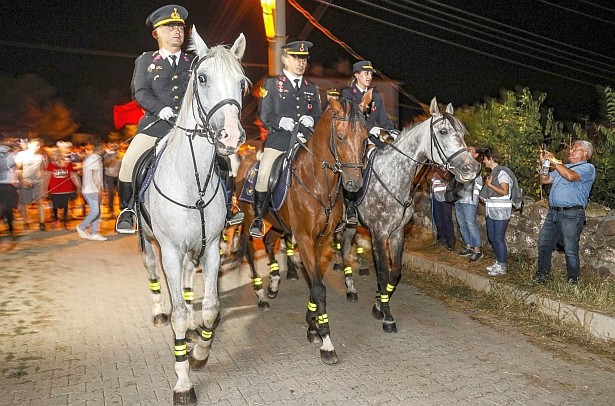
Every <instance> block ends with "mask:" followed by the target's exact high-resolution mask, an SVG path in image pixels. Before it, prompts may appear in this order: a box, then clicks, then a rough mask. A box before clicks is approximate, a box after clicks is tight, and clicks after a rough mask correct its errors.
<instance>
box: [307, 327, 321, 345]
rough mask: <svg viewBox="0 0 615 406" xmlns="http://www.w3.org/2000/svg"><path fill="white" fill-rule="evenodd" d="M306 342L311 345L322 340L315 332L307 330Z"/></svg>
mask: <svg viewBox="0 0 615 406" xmlns="http://www.w3.org/2000/svg"><path fill="white" fill-rule="evenodd" d="M307 340H308V342H309V343H312V344H320V343H322V338H320V334H318V331H316V330H308V332H307Z"/></svg>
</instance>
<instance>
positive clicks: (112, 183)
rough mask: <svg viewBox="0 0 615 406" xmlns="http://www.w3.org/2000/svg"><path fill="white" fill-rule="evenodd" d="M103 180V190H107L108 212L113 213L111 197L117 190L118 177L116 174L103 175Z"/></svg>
mask: <svg viewBox="0 0 615 406" xmlns="http://www.w3.org/2000/svg"><path fill="white" fill-rule="evenodd" d="M104 182H105V190H106V191H107V206H108V207H109V213H111V214H113V198H114V197H115V192H117V190H118V178H117V176H109V175H104Z"/></svg>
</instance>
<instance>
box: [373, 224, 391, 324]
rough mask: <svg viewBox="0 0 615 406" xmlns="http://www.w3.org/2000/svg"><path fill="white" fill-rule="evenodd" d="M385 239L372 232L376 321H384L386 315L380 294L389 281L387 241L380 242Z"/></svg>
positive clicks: (374, 311)
mask: <svg viewBox="0 0 615 406" xmlns="http://www.w3.org/2000/svg"><path fill="white" fill-rule="evenodd" d="M384 238H385V237H384V236H382V235H381V234H378V235H377V234H375V233H373V232H372V254H373V256H374V266H375V268H376V302H375V303H374V306H373V307H372V317H373V318H375V319H376V320H382V319H383V318H384V314H383V313H382V309H381V307H382V306H381V302H380V292H381V290H382V289H381V286H385V285H384V283H386V280H387V279H388V273H387V266H386V240H384V243H381V242H380V241H381V240H383V239H384Z"/></svg>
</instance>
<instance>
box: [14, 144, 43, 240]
mask: <svg viewBox="0 0 615 406" xmlns="http://www.w3.org/2000/svg"><path fill="white" fill-rule="evenodd" d="M42 147H43V141H42V140H40V139H38V138H34V139H31V140H30V141H29V142H28V144H27V149H26V150H24V151H20V152H18V153H17V155H16V156H15V163H16V165H17V175H18V177H19V182H20V183H21V188H20V189H19V211H20V212H21V216H22V217H23V221H24V226H25V228H28V227H29V221H28V206H29V205H30V204H31V203H36V206H37V208H38V221H39V223H38V224H39V229H40V230H41V231H45V209H44V207H43V201H42V199H43V196H44V194H45V190H44V188H45V174H46V172H45V168H46V167H47V159H46V157H45V156H44V155H43V153H42V152H41V148H42Z"/></svg>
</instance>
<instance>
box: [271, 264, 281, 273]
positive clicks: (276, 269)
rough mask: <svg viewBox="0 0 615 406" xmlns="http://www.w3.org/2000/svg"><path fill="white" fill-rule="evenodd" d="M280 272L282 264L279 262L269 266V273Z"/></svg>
mask: <svg viewBox="0 0 615 406" xmlns="http://www.w3.org/2000/svg"><path fill="white" fill-rule="evenodd" d="M279 270H280V264H278V263H277V262H272V263H270V264H269V272H275V271H279Z"/></svg>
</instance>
